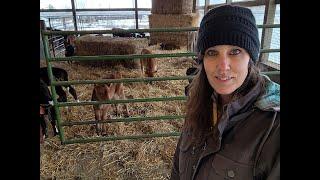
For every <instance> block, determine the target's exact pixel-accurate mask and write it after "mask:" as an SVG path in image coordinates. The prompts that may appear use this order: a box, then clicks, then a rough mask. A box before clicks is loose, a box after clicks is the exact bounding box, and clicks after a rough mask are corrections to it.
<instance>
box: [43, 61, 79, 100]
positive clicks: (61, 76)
mask: <svg viewBox="0 0 320 180" xmlns="http://www.w3.org/2000/svg"><path fill="white" fill-rule="evenodd" d="M52 73H53V76H54V78H55V80H56V81H68V73H67V71H66V70H64V69H61V68H57V67H52ZM40 79H42V80H43V81H44V83H45V84H47V86H50V85H51V84H50V81H49V77H48V72H47V67H43V68H40ZM64 87H65V88H67V91H68V92H69V93H70V94H71V95H72V96H73V98H74V99H75V100H76V101H78V96H77V92H76V90H75V89H74V88H73V87H72V86H71V85H66V86H64ZM56 92H57V94H58V95H59V98H58V101H59V102H67V94H66V92H65V91H64V90H63V88H62V86H56Z"/></svg>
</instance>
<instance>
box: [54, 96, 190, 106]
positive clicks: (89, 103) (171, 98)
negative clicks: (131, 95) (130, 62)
mask: <svg viewBox="0 0 320 180" xmlns="http://www.w3.org/2000/svg"><path fill="white" fill-rule="evenodd" d="M186 99H187V97H186V96H174V97H156V98H139V99H118V100H106V101H83V102H81V101H80V102H58V103H56V104H55V105H56V106H57V107H65V106H87V105H99V104H118V103H138V102H160V101H181V100H186Z"/></svg>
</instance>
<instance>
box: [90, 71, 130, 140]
mask: <svg viewBox="0 0 320 180" xmlns="http://www.w3.org/2000/svg"><path fill="white" fill-rule="evenodd" d="M120 78H122V77H121V74H120V72H117V73H112V74H111V75H109V76H108V77H107V78H106V79H120ZM112 99H115V100H117V99H126V97H125V95H124V86H123V84H122V83H108V84H99V85H97V84H95V85H94V89H93V91H92V97H91V101H107V100H112ZM115 106H116V108H115V109H116V114H117V115H118V113H119V110H118V109H119V105H118V104H116V105H115ZM124 107H125V110H126V116H127V117H128V116H129V111H128V106H127V104H125V105H124ZM93 109H94V114H95V120H96V133H97V134H98V135H100V134H101V135H103V136H105V135H106V134H107V128H106V125H105V124H100V123H98V121H103V120H106V119H110V118H111V116H110V111H111V109H112V105H111V104H100V105H93Z"/></svg>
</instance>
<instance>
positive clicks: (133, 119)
mask: <svg viewBox="0 0 320 180" xmlns="http://www.w3.org/2000/svg"><path fill="white" fill-rule="evenodd" d="M182 118H185V115H172V116H154V117H130V118H117V119H107V120H101V121H96V120H91V121H88V120H87V121H71V122H70V121H68V122H62V123H61V126H73V125H85V124H95V123H114V122H137V121H151V120H153V121H159V120H172V119H182Z"/></svg>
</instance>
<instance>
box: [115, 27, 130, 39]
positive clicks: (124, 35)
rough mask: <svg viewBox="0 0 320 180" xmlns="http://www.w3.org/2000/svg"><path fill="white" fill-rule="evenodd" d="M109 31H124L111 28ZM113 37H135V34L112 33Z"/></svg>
mask: <svg viewBox="0 0 320 180" xmlns="http://www.w3.org/2000/svg"><path fill="white" fill-rule="evenodd" d="M111 30H113V31H114V30H116V31H118V30H124V29H121V28H112V29H111ZM112 35H113V37H135V34H134V33H126V32H114V33H112Z"/></svg>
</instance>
